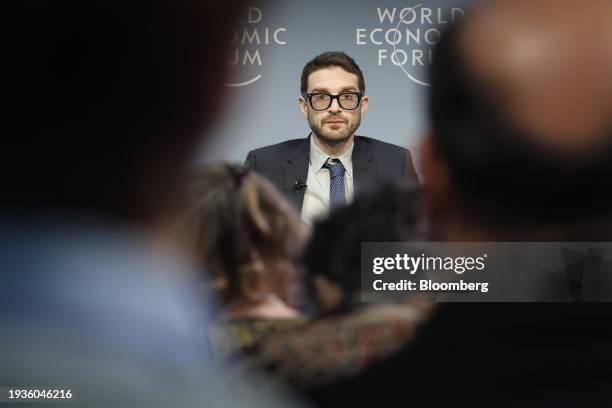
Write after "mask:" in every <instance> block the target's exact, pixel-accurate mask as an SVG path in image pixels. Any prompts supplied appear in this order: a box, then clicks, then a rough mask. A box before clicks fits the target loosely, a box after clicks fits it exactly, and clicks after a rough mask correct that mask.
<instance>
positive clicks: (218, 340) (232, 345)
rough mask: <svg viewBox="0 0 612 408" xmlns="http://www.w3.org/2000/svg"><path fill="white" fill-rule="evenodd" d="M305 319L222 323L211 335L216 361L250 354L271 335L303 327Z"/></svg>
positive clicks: (238, 320)
mask: <svg viewBox="0 0 612 408" xmlns="http://www.w3.org/2000/svg"><path fill="white" fill-rule="evenodd" d="M305 323H306V320H305V319H302V318H297V319H261V318H251V317H245V318H239V319H231V320H227V321H225V322H222V323H221V324H220V325H218V327H216V328H215V330H214V331H213V333H212V339H211V340H212V341H211V343H212V345H213V348H214V353H215V355H216V357H217V358H218V359H221V360H223V359H231V358H240V357H242V356H243V355H245V354H250V353H251V352H252V351H253V350H254V349H255V348H256V347H257V345H258V344H259V342H260V341H261V340H262V339H264V338H265V337H267V336H268V335H271V334H273V333H277V332H282V331H285V330H289V329H294V328H297V327H300V326H303V325H304V324H305Z"/></svg>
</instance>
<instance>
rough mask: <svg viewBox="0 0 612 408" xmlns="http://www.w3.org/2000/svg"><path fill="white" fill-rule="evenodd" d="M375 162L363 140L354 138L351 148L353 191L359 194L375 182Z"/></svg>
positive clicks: (357, 137)
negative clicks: (353, 144)
mask: <svg viewBox="0 0 612 408" xmlns="http://www.w3.org/2000/svg"><path fill="white" fill-rule="evenodd" d="M376 173H377V168H376V161H375V160H374V155H373V154H372V152H371V151H370V149H369V148H368V146H367V145H366V144H365V142H364V141H363V139H361V137H359V136H355V146H354V147H353V189H354V191H355V193H359V192H360V191H361V190H363V189H364V188H365V187H367V186H368V185H371V184H373V183H374V182H376Z"/></svg>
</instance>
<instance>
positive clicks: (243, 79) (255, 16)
mask: <svg viewBox="0 0 612 408" xmlns="http://www.w3.org/2000/svg"><path fill="white" fill-rule="evenodd" d="M230 1H231V0H230ZM263 17H264V14H263V12H262V9H260V8H257V7H249V8H248V10H247V15H246V16H245V18H243V19H241V20H239V21H237V25H236V28H235V29H234V30H233V33H232V38H231V41H230V45H231V50H230V55H229V60H228V61H227V63H228V64H229V65H230V66H231V67H232V68H235V69H233V74H234V78H233V79H232V82H230V83H227V84H226V86H229V87H234V88H235V87H242V86H247V85H251V84H253V83H255V82H257V81H258V80H260V79H261V78H262V77H263V74H262V70H263V65H264V59H265V57H264V56H263V54H264V48H269V47H271V46H284V45H286V44H287V41H286V40H285V37H284V36H285V34H286V31H287V29H286V28H284V27H269V26H265V25H264V24H263Z"/></svg>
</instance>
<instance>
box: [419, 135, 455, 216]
mask: <svg viewBox="0 0 612 408" xmlns="http://www.w3.org/2000/svg"><path fill="white" fill-rule="evenodd" d="M418 159H419V160H418V162H419V164H420V168H421V174H422V176H423V204H424V206H425V208H424V210H425V214H426V215H427V217H428V218H429V220H430V222H432V224H435V223H436V222H437V221H439V220H442V219H445V218H446V217H447V216H448V215H449V213H450V211H451V210H452V209H451V208H450V205H451V201H452V200H451V196H452V186H451V181H450V174H449V171H448V166H447V164H446V161H445V160H444V158H443V157H442V155H441V154H440V152H439V150H438V147H437V146H436V142H435V140H434V138H433V137H432V135H431V134H429V135H427V136H426V137H425V138H424V140H423V141H422V142H421V144H420V146H419V148H418Z"/></svg>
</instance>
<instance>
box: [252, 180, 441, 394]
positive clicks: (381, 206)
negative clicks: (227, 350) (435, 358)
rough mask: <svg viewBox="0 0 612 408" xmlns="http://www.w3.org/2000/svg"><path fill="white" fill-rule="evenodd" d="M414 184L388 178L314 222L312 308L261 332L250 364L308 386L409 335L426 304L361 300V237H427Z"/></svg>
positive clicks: (355, 368) (382, 353)
mask: <svg viewBox="0 0 612 408" xmlns="http://www.w3.org/2000/svg"><path fill="white" fill-rule="evenodd" d="M417 188H418V186H417V185H416V183H414V184H411V183H410V182H409V181H406V182H405V183H402V184H399V183H391V182H388V183H387V184H384V185H383V186H381V187H380V188H378V189H376V190H373V191H369V192H367V193H362V194H361V195H358V196H357V198H356V199H355V201H354V202H352V203H351V204H349V205H348V206H346V207H342V208H339V209H336V210H334V211H332V212H331V214H330V216H329V217H328V218H326V219H324V220H321V221H319V222H317V223H316V224H315V227H314V230H313V235H312V239H311V240H310V242H309V244H308V246H307V249H306V252H305V255H304V265H305V268H306V269H307V271H308V280H309V282H308V283H309V285H310V286H311V292H312V298H313V299H314V300H315V303H316V305H317V307H318V309H319V312H318V314H317V315H316V316H315V317H314V318H313V319H312V320H311V321H310V322H309V323H308V324H307V325H305V326H302V327H299V328H296V329H293V330H288V331H283V332H279V333H276V334H273V335H271V336H268V337H267V338H265V339H264V340H263V341H262V343H261V344H260V346H259V347H258V350H257V353H256V355H255V359H254V360H253V365H254V366H255V367H257V368H259V369H262V370H265V371H268V372H269V373H271V374H273V375H275V376H277V377H279V378H280V379H282V380H283V381H285V382H286V383H288V384H290V385H291V386H293V387H295V388H297V389H300V390H307V389H309V388H312V387H316V386H320V385H322V384H328V383H331V382H333V381H335V380H338V379H341V378H347V377H351V376H354V375H356V374H358V373H360V372H362V371H363V370H364V369H366V368H367V367H368V366H370V365H371V364H373V363H375V362H377V361H380V360H383V359H384V358H386V357H387V356H389V355H390V354H392V353H394V352H396V351H397V350H398V349H399V348H401V347H402V346H403V345H404V344H406V343H407V342H408V341H410V340H411V339H412V338H413V336H414V334H415V332H416V330H417V328H418V326H419V324H420V323H421V322H422V321H423V320H424V319H425V318H426V317H427V316H428V314H429V309H430V304H428V303H427V302H426V301H425V300H419V299H411V300H410V301H408V299H406V301H401V302H397V303H392V302H391V303H361V267H360V263H361V262H360V261H361V244H362V242H403V241H404V242H405V241H423V240H426V236H427V235H426V230H425V226H424V225H423V223H422V221H421V220H422V218H421V217H420V212H419V204H418V203H419V200H418V190H417Z"/></svg>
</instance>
